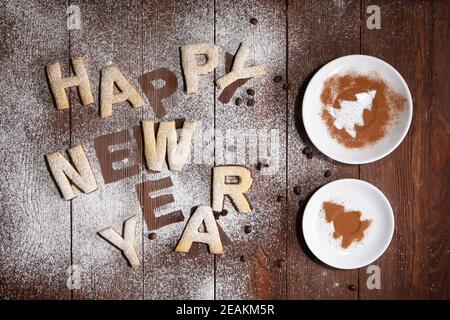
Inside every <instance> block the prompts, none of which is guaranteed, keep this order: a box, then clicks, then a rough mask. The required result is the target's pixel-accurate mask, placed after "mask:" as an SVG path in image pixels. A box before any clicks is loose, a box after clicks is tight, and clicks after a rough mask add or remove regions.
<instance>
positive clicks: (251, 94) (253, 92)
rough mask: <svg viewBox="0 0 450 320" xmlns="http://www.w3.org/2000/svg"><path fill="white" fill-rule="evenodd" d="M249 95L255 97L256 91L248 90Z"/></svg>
mask: <svg viewBox="0 0 450 320" xmlns="http://www.w3.org/2000/svg"><path fill="white" fill-rule="evenodd" d="M247 94H248V95H249V96H254V95H255V90H253V89H247Z"/></svg>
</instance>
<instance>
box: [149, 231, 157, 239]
mask: <svg viewBox="0 0 450 320" xmlns="http://www.w3.org/2000/svg"><path fill="white" fill-rule="evenodd" d="M148 238H149V239H150V240H155V239H156V233H154V232H151V233H149V234H148Z"/></svg>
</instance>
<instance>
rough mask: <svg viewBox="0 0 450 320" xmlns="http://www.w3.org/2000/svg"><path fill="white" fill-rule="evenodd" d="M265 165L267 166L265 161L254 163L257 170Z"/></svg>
mask: <svg viewBox="0 0 450 320" xmlns="http://www.w3.org/2000/svg"><path fill="white" fill-rule="evenodd" d="M267 167H269V164H267V163H261V162H258V164H257V165H256V169H258V170H261V169H262V168H267Z"/></svg>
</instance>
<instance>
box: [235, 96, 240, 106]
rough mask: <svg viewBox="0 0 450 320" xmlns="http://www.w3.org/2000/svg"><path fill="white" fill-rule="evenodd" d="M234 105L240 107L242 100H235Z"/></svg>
mask: <svg viewBox="0 0 450 320" xmlns="http://www.w3.org/2000/svg"><path fill="white" fill-rule="evenodd" d="M234 104H235V105H237V106H240V105H241V104H242V98H236V100H234Z"/></svg>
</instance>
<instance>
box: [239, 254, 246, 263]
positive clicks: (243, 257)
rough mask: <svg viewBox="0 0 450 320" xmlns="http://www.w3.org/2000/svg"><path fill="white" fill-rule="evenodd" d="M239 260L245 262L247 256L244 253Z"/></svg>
mask: <svg viewBox="0 0 450 320" xmlns="http://www.w3.org/2000/svg"><path fill="white" fill-rule="evenodd" d="M239 260H241V261H242V262H245V261H247V257H246V256H244V255H242V256H240V258H239Z"/></svg>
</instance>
